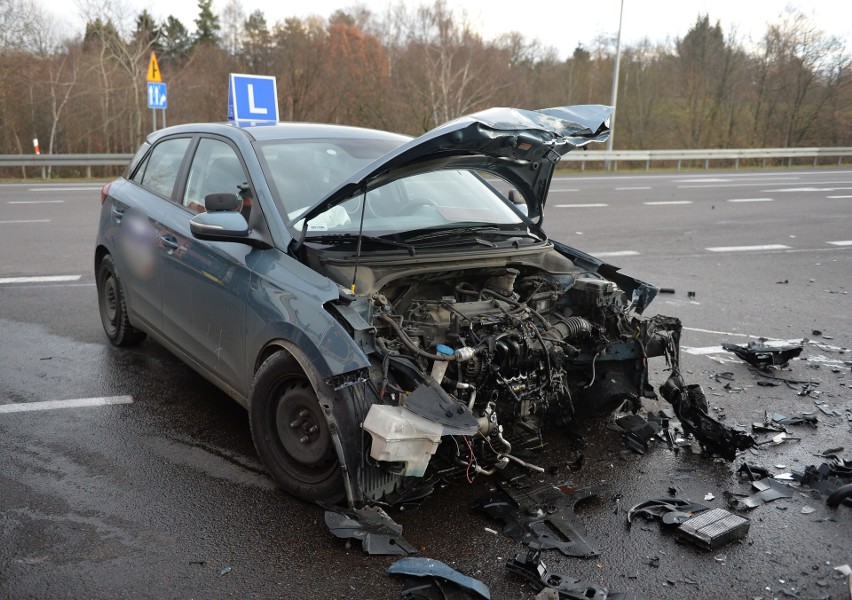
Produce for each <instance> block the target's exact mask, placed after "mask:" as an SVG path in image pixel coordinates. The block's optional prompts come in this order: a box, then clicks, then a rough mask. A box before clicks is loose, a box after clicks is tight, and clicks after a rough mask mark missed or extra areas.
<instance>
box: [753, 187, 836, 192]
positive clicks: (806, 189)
mask: <svg viewBox="0 0 852 600" xmlns="http://www.w3.org/2000/svg"><path fill="white" fill-rule="evenodd" d="M838 190H852V187H799V188H781V189H779V190H761V191H762V192H766V193H772V192H836V191H838Z"/></svg>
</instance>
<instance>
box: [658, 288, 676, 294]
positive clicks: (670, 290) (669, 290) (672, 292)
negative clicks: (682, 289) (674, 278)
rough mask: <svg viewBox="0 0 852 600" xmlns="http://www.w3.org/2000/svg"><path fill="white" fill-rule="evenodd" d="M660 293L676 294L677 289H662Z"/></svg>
mask: <svg viewBox="0 0 852 600" xmlns="http://www.w3.org/2000/svg"><path fill="white" fill-rule="evenodd" d="M660 293H661V294H674V293H675V289H674V288H660Z"/></svg>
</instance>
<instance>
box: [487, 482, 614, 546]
mask: <svg viewBox="0 0 852 600" xmlns="http://www.w3.org/2000/svg"><path fill="white" fill-rule="evenodd" d="M602 489H603V488H602V487H596V488H587V489H582V490H574V489H573V488H571V487H569V486H568V485H567V484H562V485H559V486H553V485H546V486H543V487H541V488H539V489H535V490H514V489H511V488H509V487H508V486H501V488H500V489H497V490H494V491H492V492H490V493H488V494H485V495H484V496H482V497H480V498H478V499H477V500H475V501H474V504H473V508H474V510H478V511H481V512H484V513H485V514H487V515H488V516H490V517H491V518H493V519H497V520H499V521H502V522H503V524H504V525H503V534H504V535H506V536H507V537H510V538H512V539H513V540H515V541H516V542H523V543H525V544H526V545H528V546H529V547H530V548H533V549H536V550H550V549H556V550H559V551H560V552H561V553H562V554H564V555H566V556H574V557H578V558H591V557H593V556H597V555H598V554H600V552H599V550H598V543H597V541H596V540H595V539H594V538H592V537H591V536H589V535H588V534H587V533H586V529H585V527H583V524H582V523H581V522H580V521H579V519H577V517H576V515H575V514H574V507H575V506H576V505H577V503H579V502H582V501H584V500H587V499H590V498H594V497H597V496H598V495H599V493H600V492H601V491H602Z"/></svg>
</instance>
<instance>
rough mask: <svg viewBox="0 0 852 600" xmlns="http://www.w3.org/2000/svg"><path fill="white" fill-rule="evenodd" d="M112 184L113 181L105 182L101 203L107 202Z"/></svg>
mask: <svg viewBox="0 0 852 600" xmlns="http://www.w3.org/2000/svg"><path fill="white" fill-rule="evenodd" d="M111 185H112V181H110V182H109V183H105V184H104V187H102V188H101V204H103V203H104V202H106V199H107V196H109V186H111Z"/></svg>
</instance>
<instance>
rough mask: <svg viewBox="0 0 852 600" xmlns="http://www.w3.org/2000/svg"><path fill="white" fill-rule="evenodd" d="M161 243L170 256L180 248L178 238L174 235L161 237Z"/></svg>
mask: <svg viewBox="0 0 852 600" xmlns="http://www.w3.org/2000/svg"><path fill="white" fill-rule="evenodd" d="M160 241H161V242H163V247H164V248H165V249H166V252H167V253H168V254H171V253H172V252H174V251H175V250H177V249H178V248H179V247H180V244H179V243H178V241H177V238H176V237H175V236H173V235H161V236H160Z"/></svg>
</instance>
